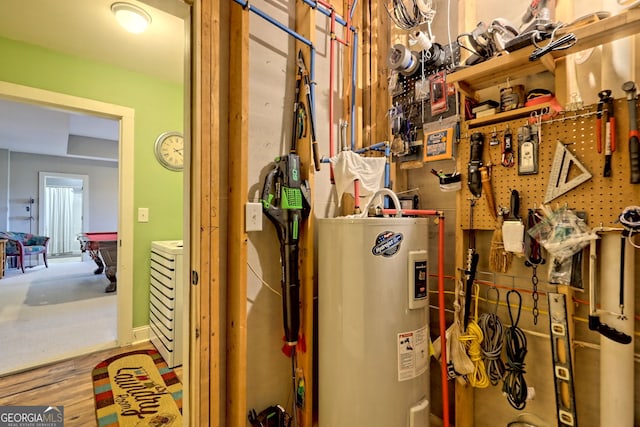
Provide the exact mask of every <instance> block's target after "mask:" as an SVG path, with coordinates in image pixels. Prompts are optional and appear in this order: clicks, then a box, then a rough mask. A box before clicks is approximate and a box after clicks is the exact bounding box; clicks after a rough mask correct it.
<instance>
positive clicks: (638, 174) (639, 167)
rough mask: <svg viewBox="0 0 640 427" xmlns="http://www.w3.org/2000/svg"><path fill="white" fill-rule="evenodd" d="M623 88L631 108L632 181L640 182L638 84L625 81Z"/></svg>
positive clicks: (630, 160) (630, 148) (630, 163)
mask: <svg viewBox="0 0 640 427" xmlns="http://www.w3.org/2000/svg"><path fill="white" fill-rule="evenodd" d="M622 90H623V91H625V93H626V94H627V106H628V108H629V166H630V169H631V183H632V184H640V133H638V117H637V114H636V98H637V96H636V84H635V83H634V82H632V81H629V82H625V83H624V84H623V85H622Z"/></svg>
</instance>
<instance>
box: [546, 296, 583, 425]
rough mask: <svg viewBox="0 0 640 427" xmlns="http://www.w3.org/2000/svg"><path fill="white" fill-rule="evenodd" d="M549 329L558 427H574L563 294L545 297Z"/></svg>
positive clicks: (575, 420) (572, 394) (576, 422)
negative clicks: (547, 306) (547, 303)
mask: <svg viewBox="0 0 640 427" xmlns="http://www.w3.org/2000/svg"><path fill="white" fill-rule="evenodd" d="M547 298H548V300H549V329H550V330H551V353H552V355H553V359H552V362H553V377H554V386H555V391H556V406H557V418H558V426H559V427H574V426H577V425H578V417H577V411H576V399H575V393H574V386H573V369H572V367H571V340H570V338H569V327H568V325H567V307H566V300H565V295H564V294H557V293H551V292H550V293H549V294H547Z"/></svg>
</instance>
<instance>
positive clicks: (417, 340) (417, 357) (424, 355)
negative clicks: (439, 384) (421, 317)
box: [397, 326, 429, 381]
mask: <svg viewBox="0 0 640 427" xmlns="http://www.w3.org/2000/svg"><path fill="white" fill-rule="evenodd" d="M397 345H398V381H406V380H410V379H413V378H416V377H419V376H420V375H422V374H423V373H424V372H425V371H426V370H427V365H428V362H429V340H428V335H427V327H426V326H423V327H422V328H420V329H416V330H415V331H408V332H401V333H399V334H398V340H397Z"/></svg>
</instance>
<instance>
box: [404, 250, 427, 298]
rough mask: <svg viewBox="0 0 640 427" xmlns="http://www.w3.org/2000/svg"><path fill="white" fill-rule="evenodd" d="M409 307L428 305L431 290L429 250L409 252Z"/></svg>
mask: <svg viewBox="0 0 640 427" xmlns="http://www.w3.org/2000/svg"><path fill="white" fill-rule="evenodd" d="M407 277H408V279H409V280H408V284H409V308H410V309H417V308H422V307H426V306H427V303H428V292H429V280H428V278H429V274H428V269H427V251H424V250H421V251H411V252H409V274H408V276H407Z"/></svg>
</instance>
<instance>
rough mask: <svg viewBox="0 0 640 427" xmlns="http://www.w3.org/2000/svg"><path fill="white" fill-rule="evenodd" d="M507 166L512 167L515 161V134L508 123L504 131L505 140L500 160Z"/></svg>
mask: <svg viewBox="0 0 640 427" xmlns="http://www.w3.org/2000/svg"><path fill="white" fill-rule="evenodd" d="M500 163H501V164H502V166H504V167H505V168H510V167H512V166H513V165H514V163H515V153H514V152H513V135H512V134H511V130H510V129H509V125H507V129H506V130H505V131H504V141H503V143H502V161H501V162H500Z"/></svg>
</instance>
